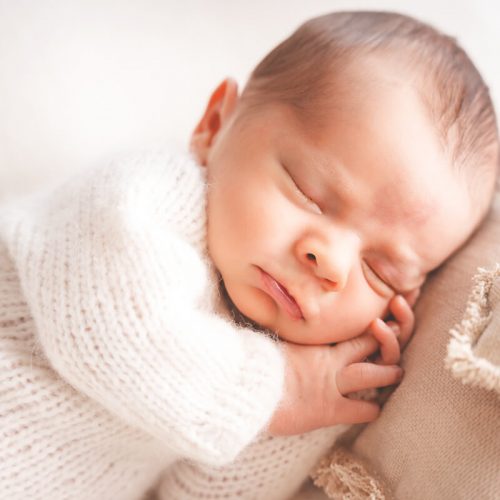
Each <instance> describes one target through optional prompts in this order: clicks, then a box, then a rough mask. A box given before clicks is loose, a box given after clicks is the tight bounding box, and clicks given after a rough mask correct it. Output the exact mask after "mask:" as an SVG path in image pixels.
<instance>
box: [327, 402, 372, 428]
mask: <svg viewBox="0 0 500 500" xmlns="http://www.w3.org/2000/svg"><path fill="white" fill-rule="evenodd" d="M379 414H380V407H379V405H378V404H377V403H373V402H371V401H363V400H360V399H349V398H342V400H341V401H339V402H338V405H337V407H336V411H335V418H336V421H337V422H343V423H346V424H364V423H366V422H373V421H374V420H376V418H377V417H378V416H379Z"/></svg>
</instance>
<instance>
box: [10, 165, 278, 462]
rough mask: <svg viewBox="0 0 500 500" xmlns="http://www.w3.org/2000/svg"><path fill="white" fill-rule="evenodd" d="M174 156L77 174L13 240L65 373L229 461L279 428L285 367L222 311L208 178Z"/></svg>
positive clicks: (207, 456) (184, 443)
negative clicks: (215, 293)
mask: <svg viewBox="0 0 500 500" xmlns="http://www.w3.org/2000/svg"><path fill="white" fill-rule="evenodd" d="M171 161H172V160H171V159H169V160H168V161H166V162H165V161H163V160H162V161H160V162H159V161H158V158H156V159H155V160H154V161H146V162H144V161H139V162H136V163H135V164H134V165H132V166H131V167H130V166H127V167H125V168H123V167H120V168H118V169H116V168H114V169H113V168H112V169H108V170H107V171H105V172H100V173H99V175H92V176H85V177H84V178H83V180H82V179H79V180H78V182H75V183H73V184H72V185H71V186H67V187H64V188H63V189H61V190H59V192H58V193H56V195H54V196H53V197H52V198H51V201H50V203H49V204H48V205H49V206H50V208H46V206H45V203H39V204H38V206H37V207H35V208H33V207H31V208H30V210H29V211H28V213H29V217H28V216H25V217H24V219H23V218H20V222H18V223H17V224H16V225H15V226H14V228H13V229H12V232H11V233H10V235H9V236H8V240H9V242H10V245H9V246H10V249H11V253H12V254H13V255H14V256H15V259H16V262H17V266H18V269H19V273H20V277H21V282H22V285H23V289H24V291H25V294H26V296H27V300H28V303H29V304H30V307H31V310H32V312H33V317H34V320H35V323H36V326H37V334H38V338H39V341H40V343H41V346H42V348H43V350H44V352H45V355H46V356H47V358H48V360H49V362H50V363H51V364H52V366H53V368H54V369H55V370H56V371H57V372H58V373H59V374H60V376H61V377H62V378H64V379H65V380H66V381H67V382H68V383H69V384H71V385H72V386H73V387H74V388H76V389H77V390H79V391H81V392H83V393H85V394H86V395H87V396H88V397H90V398H92V399H94V400H95V401H97V402H99V403H100V404H101V405H102V406H104V407H106V408H107V409H108V410H109V411H110V412H112V413H114V414H115V415H117V416H118V417H119V418H122V419H123V420H125V421H126V422H127V423H128V424H130V425H132V426H134V427H137V428H140V429H142V430H143V431H144V432H146V433H148V434H149V435H152V436H154V437H156V438H157V439H158V440H159V441H160V442H161V443H163V444H164V446H165V447H167V448H168V449H169V450H172V451H173V452H174V453H176V454H178V455H179V456H181V457H186V458H191V459H195V460H197V461H201V462H204V463H211V464H222V463H225V462H227V461H230V460H232V459H233V458H234V457H235V456H236V455H237V454H238V453H239V452H240V451H241V450H242V448H243V447H245V446H246V445H247V444H248V443H249V442H251V441H252V440H253V439H254V438H255V436H256V435H257V434H258V433H259V431H260V430H262V429H263V428H264V427H265V425H266V423H267V422H268V420H269V418H270V416H271V415H272V413H273V411H274V409H275V407H276V405H277V404H278V401H279V399H280V397H281V390H282V383H283V372H284V368H283V359H282V355H281V352H280V350H279V347H278V345H277V344H276V343H275V342H274V341H272V340H271V339H269V338H267V337H265V336H264V335H261V334H260V333H257V332H254V331H252V330H250V329H245V328H239V327H237V326H236V325H234V324H233V323H231V322H230V321H228V320H226V319H223V318H222V317H220V316H217V315H216V314H215V313H214V312H213V311H212V310H211V307H210V300H209V296H210V280H209V274H208V270H207V264H206V262H205V261H204V257H203V255H202V254H201V252H200V250H199V248H197V244H198V246H199V241H198V243H197V242H196V239H197V238H198V239H202V238H203V236H204V235H203V228H202V227H201V225H200V224H201V223H200V221H199V220H198V219H200V218H201V221H202V223H204V219H203V214H204V209H203V206H204V205H203V203H202V198H203V196H204V195H203V189H201V188H200V187H199V186H200V185H202V182H201V180H200V179H196V178H195V176H196V175H197V174H195V173H194V170H193V169H192V166H189V165H185V164H184V165H181V167H179V168H177V170H176V169H172V168H169V169H167V172H166V171H165V164H168V163H169V162H171ZM158 165H159V166H158ZM188 167H189V168H190V169H191V171H190V170H189V168H188ZM183 168H185V169H186V168H187V170H186V172H188V173H187V174H186V173H185V172H184V173H183V172H182V169H183ZM189 172H191V173H189ZM193 176H194V177H193ZM200 207H201V208H200Z"/></svg>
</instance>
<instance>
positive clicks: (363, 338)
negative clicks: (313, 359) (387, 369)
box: [333, 333, 379, 365]
mask: <svg viewBox="0 0 500 500" xmlns="http://www.w3.org/2000/svg"><path fill="white" fill-rule="evenodd" d="M378 348H379V343H378V341H377V340H376V339H375V337H374V336H373V335H371V334H370V333H364V334H363V335H360V336H359V337H355V338H353V339H350V340H345V341H343V342H340V343H338V344H337V345H336V346H335V347H333V349H336V350H337V355H338V357H339V359H341V360H342V361H343V362H344V364H345V365H349V364H351V363H357V362H361V361H363V360H364V359H366V358H367V357H368V356H370V355H371V354H374V353H375V352H377V350H378Z"/></svg>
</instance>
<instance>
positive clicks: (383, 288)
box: [193, 87, 475, 344]
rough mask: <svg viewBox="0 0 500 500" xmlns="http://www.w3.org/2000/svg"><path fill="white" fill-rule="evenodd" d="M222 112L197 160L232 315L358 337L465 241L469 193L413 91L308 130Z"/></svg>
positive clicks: (281, 330)
mask: <svg viewBox="0 0 500 500" xmlns="http://www.w3.org/2000/svg"><path fill="white" fill-rule="evenodd" d="M229 98H230V99H231V96H229ZM233 104H234V105H233ZM226 105H227V103H226ZM209 107H210V105H209ZM221 107H222V108H223V109H224V107H223V105H222V104H221V105H220V106H219V109H220V108H221ZM225 109H226V110H229V111H228V112H227V113H226V114H224V113H222V114H220V116H219V119H220V123H219V122H217V121H214V120H212V121H211V122H210V123H211V125H207V127H208V128H210V127H212V130H215V133H214V134H213V135H212V137H211V140H210V143H209V144H208V143H207V146H206V148H205V149H204V150H203V151H202V149H200V148H199V147H197V146H195V147H194V150H195V153H197V152H198V153H199V154H198V156H199V159H200V161H201V162H202V163H204V164H205V165H206V166H207V168H208V178H209V194H208V245H209V252H210V255H211V257H212V259H213V261H214V263H215V266H216V267H217V269H218V271H219V272H220V274H221V276H222V279H223V280H224V284H225V287H226V289H227V292H228V294H229V296H230V298H231V300H232V302H233V303H234V305H235V306H236V307H237V308H238V309H239V310H240V311H241V312H242V313H243V314H244V315H245V316H247V317H249V318H250V319H252V320H253V321H255V322H256V323H258V324H260V325H262V326H263V327H266V328H268V329H270V330H273V331H275V332H276V333H277V334H278V335H279V336H280V337H281V338H283V339H286V340H289V341H292V342H296V343H301V344H324V343H331V342H338V341H341V340H345V339H349V338H352V337H355V336H357V335H359V334H360V333H362V332H363V331H364V330H365V329H366V328H367V326H368V325H369V323H370V322H371V321H372V320H373V319H374V318H376V317H383V316H384V315H385V314H386V312H387V306H388V303H389V301H390V299H391V298H392V297H393V296H394V295H395V294H396V293H405V292H411V291H412V290H414V289H416V288H418V287H419V286H420V285H421V284H422V283H423V281H424V280H425V277H426V275H427V273H428V272H429V271H431V270H432V269H434V268H436V267H437V266H438V265H439V264H440V263H442V262H443V261H444V260H445V259H446V258H447V257H448V256H449V255H450V254H451V253H452V252H453V251H454V250H455V249H456V248H457V247H458V246H459V245H460V244H462V243H463V242H464V241H465V239H466V238H467V236H468V235H469V234H470V232H471V230H472V227H473V225H474V222H475V221H474V220H473V217H472V216H471V215H470V214H471V209H470V205H469V198H468V196H467V194H466V190H465V187H464V186H463V185H462V184H461V183H460V182H459V181H458V179H457V176H456V175H454V174H453V173H452V171H451V168H450V166H449V164H448V162H447V160H446V158H445V156H444V154H443V153H442V149H441V146H440V145H439V143H438V138H437V135H436V133H435V131H434V129H433V127H432V126H431V125H430V123H429V122H428V119H427V117H426V115H425V113H424V112H423V108H422V107H421V105H420V103H419V101H418V99H417V97H416V96H415V94H414V93H413V92H412V91H411V90H409V89H404V88H396V87H394V88H378V89H374V90H371V91H370V92H368V93H367V94H366V96H365V97H364V98H363V99H359V98H358V99H356V100H355V99H351V100H350V99H349V98H348V97H346V99H345V101H343V104H342V106H341V107H339V108H336V109H335V110H333V111H332V113H331V117H330V118H329V119H328V122H327V123H326V124H324V125H323V126H322V127H321V129H320V130H316V131H308V130H306V129H305V127H304V126H303V124H301V123H300V122H299V121H298V120H297V117H296V116H295V114H294V113H293V112H292V111H291V110H290V109H288V108H287V107H286V106H284V105H282V104H270V105H266V106H264V107H262V108H259V109H258V111H253V112H251V113H250V112H248V111H247V112H245V111H244V110H243V109H242V108H240V107H239V105H238V103H237V98H236V97H235V102H234V103H232V104H231V103H230V104H229V105H227V107H226V108H225ZM207 123H208V122H207ZM214 124H215V125H214ZM219 125H220V127H219ZM214 127H215V128H214ZM202 128H203V127H202ZM201 132H202V130H201V129H200V128H199V129H198V130H197V132H195V135H196V134H197V133H198V134H200V133H201ZM195 142H196V141H193V143H195Z"/></svg>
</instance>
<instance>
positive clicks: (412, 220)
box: [372, 184, 437, 225]
mask: <svg viewBox="0 0 500 500" xmlns="http://www.w3.org/2000/svg"><path fill="white" fill-rule="evenodd" d="M436 206H437V204H436V201H435V200H433V199H432V198H431V199H425V200H423V199H418V200H417V199H414V200H401V199H400V197H399V193H398V192H397V190H395V189H394V187H393V186H392V185H389V184H388V185H387V186H385V187H384V188H382V189H380V190H379V191H378V192H377V193H376V194H375V196H374V198H373V204H372V210H373V213H374V215H375V216H376V217H377V218H378V219H379V221H380V222H381V223H383V224H386V225H393V224H398V223H406V224H411V225H421V224H424V223H425V222H426V221H427V220H428V219H429V218H430V217H431V216H432V214H433V213H435V210H436Z"/></svg>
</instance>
